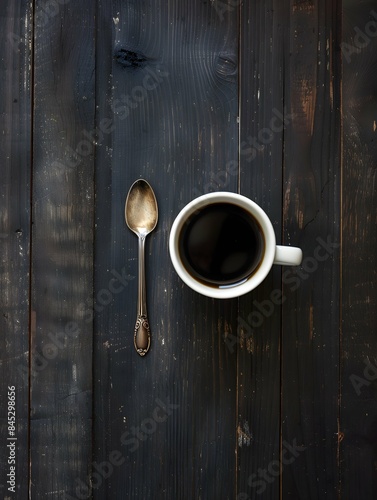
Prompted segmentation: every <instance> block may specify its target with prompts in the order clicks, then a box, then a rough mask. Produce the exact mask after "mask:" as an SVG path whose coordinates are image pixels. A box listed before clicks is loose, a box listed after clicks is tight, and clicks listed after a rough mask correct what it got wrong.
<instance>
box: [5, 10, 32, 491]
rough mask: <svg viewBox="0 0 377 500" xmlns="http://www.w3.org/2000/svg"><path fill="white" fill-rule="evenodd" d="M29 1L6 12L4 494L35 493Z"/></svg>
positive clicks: (30, 31) (30, 35)
mask: <svg viewBox="0 0 377 500" xmlns="http://www.w3.org/2000/svg"><path fill="white" fill-rule="evenodd" d="M30 20H31V8H30V3H29V2H26V1H14V2H8V4H7V5H6V6H3V9H2V14H1V16H0V41H1V46H2V48H3V50H2V57H1V59H0V116H1V124H2V126H1V134H0V151H1V162H0V394H1V397H0V422H1V425H0V496H1V497H2V498H16V497H17V498H19V499H26V498H28V481H27V478H28V419H29V378H28V371H29V356H28V351H29V335H28V332H29V282H30V273H29V266H30V180H31V154H30V148H31V72H30V71H29V65H30V63H31V52H30V44H29V42H30V40H31V37H32V28H31V26H32V23H31V22H30Z"/></svg>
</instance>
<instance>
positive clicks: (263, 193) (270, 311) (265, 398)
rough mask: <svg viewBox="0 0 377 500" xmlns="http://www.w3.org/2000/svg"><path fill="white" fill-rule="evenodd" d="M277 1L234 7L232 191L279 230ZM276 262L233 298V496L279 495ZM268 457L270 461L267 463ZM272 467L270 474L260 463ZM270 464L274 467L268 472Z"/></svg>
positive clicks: (282, 115)
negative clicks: (236, 56)
mask: <svg viewBox="0 0 377 500" xmlns="http://www.w3.org/2000/svg"><path fill="white" fill-rule="evenodd" d="M283 13H284V11H283V9H282V2H278V1H273V0H272V1H269V2H245V3H243V5H242V8H241V13H240V15H241V20H242V25H241V39H240V43H241V47H240V50H241V87H240V118H241V122H240V124H241V137H240V150H239V154H240V167H241V175H240V190H241V194H243V195H245V196H248V197H249V198H251V199H252V200H254V201H255V202H256V203H258V204H259V205H260V206H261V207H262V208H263V209H264V210H265V212H266V213H267V214H268V216H269V217H270V219H271V221H272V223H273V226H274V229H275V233H276V236H277V241H278V243H281V239H280V238H281V231H282V175H283V168H282V166H283V137H284V131H285V129H286V128H287V127H289V125H290V123H289V120H287V121H286V123H285V122H284V120H285V119H286V114H287V113H286V111H285V109H284V99H283V98H284V81H283V78H282V76H283V62H284V60H283V34H284V33H283ZM281 286H282V284H281V269H280V267H279V266H274V268H273V270H272V271H271V272H270V274H269V275H268V277H267V278H266V280H265V281H264V282H263V283H262V284H261V285H260V286H259V287H258V288H257V289H256V290H254V291H253V292H251V293H250V294H247V295H246V296H244V297H242V298H241V299H240V305H239V316H238V335H237V340H238V343H237V346H238V387H237V390H238V407H237V418H238V441H237V457H238V469H237V471H238V485H237V490H238V498H239V499H240V500H241V499H249V498H272V499H276V498H278V497H279V489H280V481H279V478H278V475H279V465H278V463H279V458H280V386H281V380H280V342H281V339H280V324H281V305H280V304H279V302H280V301H279V300H278V301H277V303H275V302H276V299H275V295H273V297H274V300H275V302H273V301H272V300H271V292H273V291H276V292H277V293H278V294H279V293H281ZM270 464H273V465H272V466H271V465H270ZM269 467H270V468H271V467H273V471H274V473H273V475H271V474H270V472H267V474H268V475H269V480H268V481H266V480H265V479H264V477H262V476H263V475H264V473H263V472H261V471H263V470H268V468H269ZM276 467H277V474H276V475H275V471H276Z"/></svg>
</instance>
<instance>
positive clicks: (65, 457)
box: [30, 0, 95, 499]
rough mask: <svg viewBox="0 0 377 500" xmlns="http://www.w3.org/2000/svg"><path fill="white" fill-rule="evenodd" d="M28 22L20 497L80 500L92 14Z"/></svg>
mask: <svg viewBox="0 0 377 500" xmlns="http://www.w3.org/2000/svg"><path fill="white" fill-rule="evenodd" d="M47 6H49V8H48V9H47ZM35 15H36V17H35V67H34V80H35V108H34V144H33V154H34V180H33V187H34V192H33V202H34V203H33V220H34V225H33V258H32V280H33V281H32V283H33V285H32V310H33V321H34V328H33V331H32V339H31V342H32V354H31V384H32V387H31V424H30V445H31V450H30V456H31V465H30V467H31V492H30V494H31V497H33V498H34V497H37V498H56V499H57V498H59V499H60V498H69V497H67V496H65V495H66V494H67V495H70V496H71V497H72V496H73V498H82V496H81V497H77V496H75V495H76V494H77V490H78V488H79V486H80V484H79V483H78V480H80V479H82V478H84V477H87V476H88V474H89V472H90V467H91V448H92V331H93V327H92V310H91V303H92V293H93V283H92V281H93V223H94V221H93V209H94V201H93V175H94V160H93V158H94V145H93V143H92V142H91V139H90V138H88V135H89V134H90V132H91V131H92V130H93V129H94V123H95V122H94V112H95V101H94V90H95V87H94V67H95V59H94V35H95V31H94V6H93V5H92V4H91V5H89V3H88V2H84V1H80V0H79V1H76V2H69V1H65V2H59V3H56V2H55V3H54V4H52V3H51V2H50V3H48V4H46V5H44V4H41V3H38V4H37V10H36V13H35ZM79 491H81V490H79ZM80 494H81V495H82V492H81V493H80Z"/></svg>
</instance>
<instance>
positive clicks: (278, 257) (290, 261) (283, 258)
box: [274, 245, 302, 266]
mask: <svg viewBox="0 0 377 500" xmlns="http://www.w3.org/2000/svg"><path fill="white" fill-rule="evenodd" d="M301 261H302V250H301V248H297V247H289V246H282V245H276V251H275V258H274V264H279V265H281V266H299V265H300V264H301Z"/></svg>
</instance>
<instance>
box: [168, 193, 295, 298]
mask: <svg viewBox="0 0 377 500" xmlns="http://www.w3.org/2000/svg"><path fill="white" fill-rule="evenodd" d="M214 203H231V204H233V205H236V206H238V207H241V208H243V209H244V210H246V212H247V213H248V214H249V215H250V216H251V218H253V219H254V220H255V221H256V222H257V224H258V225H259V228H260V229H261V232H262V234H263V238H264V243H265V247H264V253H263V256H262V259H261V262H260V263H259V265H258V267H257V269H256V271H255V272H254V273H251V275H250V276H249V277H248V278H247V279H245V280H244V281H242V282H240V283H237V284H234V285H232V286H229V285H226V286H223V287H221V286H219V287H214V286H211V285H210V284H208V285H207V284H206V283H203V282H202V281H198V280H197V279H196V278H195V277H194V276H192V275H191V274H190V273H189V272H188V270H187V269H186V268H185V266H184V264H183V262H182V258H181V255H180V249H179V237H180V233H181V230H182V228H183V226H184V224H185V222H186V221H187V220H188V218H189V217H190V216H191V215H193V214H194V213H195V212H196V211H197V210H199V209H203V208H204V207H206V206H208V205H211V204H214ZM169 250H170V257H171V261H172V263H173V266H174V268H175V270H176V271H177V273H178V275H179V276H180V278H181V279H182V280H183V281H184V282H185V283H186V285H188V286H189V287H190V288H192V289H193V290H195V291H196V292H198V293H201V294H202V295H206V296H207V297H213V298H215V299H230V298H233V297H238V296H240V295H243V294H245V293H248V292H250V291H251V290H253V289H254V288H256V287H257V286H258V285H259V284H260V283H261V282H262V281H263V280H264V279H265V278H266V276H267V274H268V273H269V272H270V269H271V267H272V265H273V264H280V265H286V266H298V265H300V264H301V260H302V251H301V249H300V248H297V247H290V246H281V245H276V238H275V232H274V228H273V227H272V223H271V221H270V219H269V218H268V216H267V214H266V213H265V212H264V211H263V210H262V209H261V207H260V206H259V205H257V204H256V203H255V202H253V201H251V200H250V199H249V198H246V197H245V196H242V195H240V194H237V193H230V192H214V193H209V194H205V195H203V196H199V198H196V199H194V200H192V201H191V202H190V203H188V204H187V205H186V206H185V207H184V208H183V209H182V210H181V211H180V212H179V214H178V215H177V217H176V219H175V221H174V223H173V225H172V228H171V231H170V238H169Z"/></svg>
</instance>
